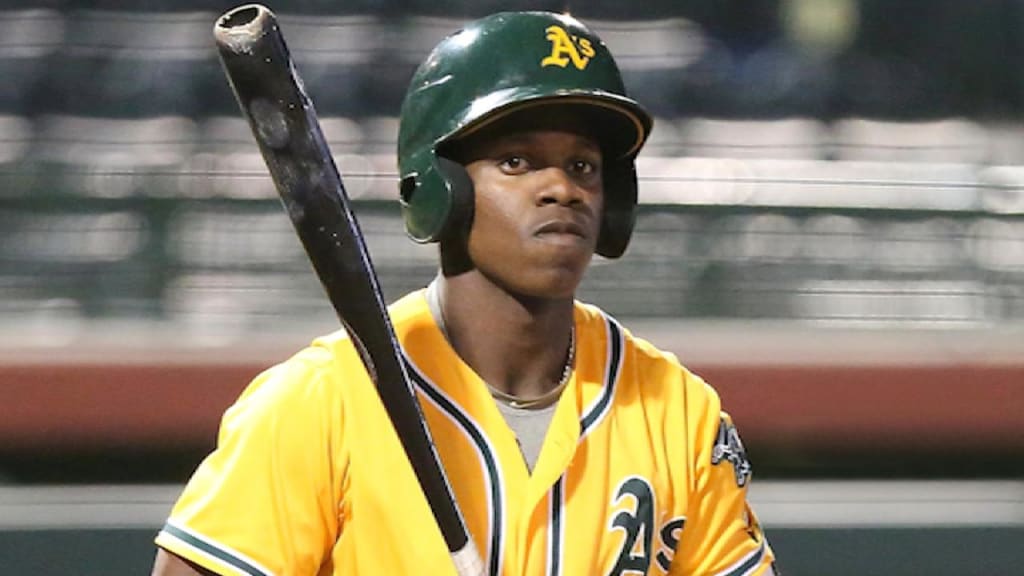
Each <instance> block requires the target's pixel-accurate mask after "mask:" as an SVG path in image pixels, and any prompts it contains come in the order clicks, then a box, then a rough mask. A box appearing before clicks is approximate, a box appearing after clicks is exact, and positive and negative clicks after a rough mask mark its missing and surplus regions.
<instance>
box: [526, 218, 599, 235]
mask: <svg viewBox="0 0 1024 576" xmlns="http://www.w3.org/2000/svg"><path fill="white" fill-rule="evenodd" d="M534 235H535V236H567V237H576V238H586V237H587V230H586V228H585V227H584V226H583V225H581V224H580V223H578V222H575V221H573V220H552V221H550V222H545V223H544V224H542V225H541V226H540V227H538V228H537V229H536V230H535V231H534Z"/></svg>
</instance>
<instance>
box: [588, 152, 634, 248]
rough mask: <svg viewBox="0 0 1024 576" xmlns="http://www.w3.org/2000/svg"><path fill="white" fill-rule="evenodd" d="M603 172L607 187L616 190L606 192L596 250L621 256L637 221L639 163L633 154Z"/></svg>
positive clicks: (605, 187) (606, 188)
mask: <svg viewBox="0 0 1024 576" xmlns="http://www.w3.org/2000/svg"><path fill="white" fill-rule="evenodd" d="M603 176H604V189H605V190H614V191H615V193H614V194H605V205H604V214H603V215H602V216H601V233H600V234H599V235H598V237H597V247H596V249H595V251H596V252H597V253H598V254H600V255H601V256H604V257H605V258H618V257H619V256H622V254H623V253H624V252H625V251H626V247H627V246H629V238H630V236H632V235H633V225H634V223H635V222H636V202H637V191H636V167H635V165H634V163H633V160H632V159H631V158H630V159H628V160H620V161H618V162H616V163H615V164H613V165H610V166H607V167H606V168H605V173H604V175H603Z"/></svg>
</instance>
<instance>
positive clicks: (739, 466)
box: [711, 416, 752, 487]
mask: <svg viewBox="0 0 1024 576" xmlns="http://www.w3.org/2000/svg"><path fill="white" fill-rule="evenodd" d="M723 460H724V461H726V462H729V463H730V464H732V468H733V472H735V474H736V485H737V486H740V487H743V486H745V485H746V484H747V482H748V481H749V480H750V474H751V472H752V468H751V466H750V461H749V460H747V451H746V450H744V449H743V442H741V441H740V434H739V432H737V431H736V427H735V426H733V425H732V423H731V422H729V421H728V420H727V419H726V418H725V417H724V416H723V417H722V419H721V420H719V422H718V436H717V437H716V438H715V446H714V448H712V449H711V463H712V464H715V465H717V464H719V463H720V462H722V461H723Z"/></svg>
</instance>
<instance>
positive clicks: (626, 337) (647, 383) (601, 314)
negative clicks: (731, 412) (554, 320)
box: [576, 302, 718, 403]
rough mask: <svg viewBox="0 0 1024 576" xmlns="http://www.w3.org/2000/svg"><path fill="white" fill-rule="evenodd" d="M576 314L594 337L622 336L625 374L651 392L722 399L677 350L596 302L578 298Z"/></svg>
mask: <svg viewBox="0 0 1024 576" xmlns="http://www.w3.org/2000/svg"><path fill="white" fill-rule="evenodd" d="M576 318H577V326H583V327H584V330H586V331H587V332H588V333H589V334H590V335H591V337H596V338H603V339H607V340H608V341H611V340H613V339H618V340H619V344H618V346H619V348H620V349H621V356H622V358H623V363H624V367H625V368H626V370H625V371H624V375H623V377H622V378H626V379H628V380H631V381H632V382H633V383H634V384H635V385H637V386H643V387H644V388H645V389H646V391H647V392H648V393H651V392H654V391H655V389H658V390H661V391H662V392H664V393H665V394H669V395H685V396H688V397H691V398H693V397H701V398H704V399H706V400H707V401H710V402H712V403H717V402H718V395H717V393H716V392H715V390H714V388H712V387H711V386H710V385H708V383H707V382H705V381H704V379H703V378H701V377H700V376H699V375H697V374H696V373H694V372H692V371H691V370H690V369H689V368H688V367H687V366H686V365H685V364H684V363H683V362H682V361H680V359H679V358H678V357H677V356H676V354H675V353H673V352H671V351H669V350H665V349H663V348H660V347H658V346H657V345H655V344H654V343H652V342H651V341H649V340H648V339H646V338H644V337H643V336H642V335H638V334H635V333H633V332H632V331H631V330H630V328H629V327H628V326H626V325H624V324H623V323H622V322H620V321H619V320H618V319H616V318H615V317H613V316H612V315H611V314H609V313H608V312H606V311H604V310H602V309H600V308H599V307H597V306H594V305H592V304H587V303H583V302H577V303H576ZM609 348H612V346H609Z"/></svg>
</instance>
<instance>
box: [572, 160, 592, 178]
mask: <svg viewBox="0 0 1024 576" xmlns="http://www.w3.org/2000/svg"><path fill="white" fill-rule="evenodd" d="M569 168H570V169H571V170H572V171H573V172H574V173H576V174H593V173H594V172H597V166H596V165H595V164H594V163H593V162H591V161H590V160H585V159H582V158H581V159H577V160H573V161H572V164H571V165H570V166H569Z"/></svg>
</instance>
